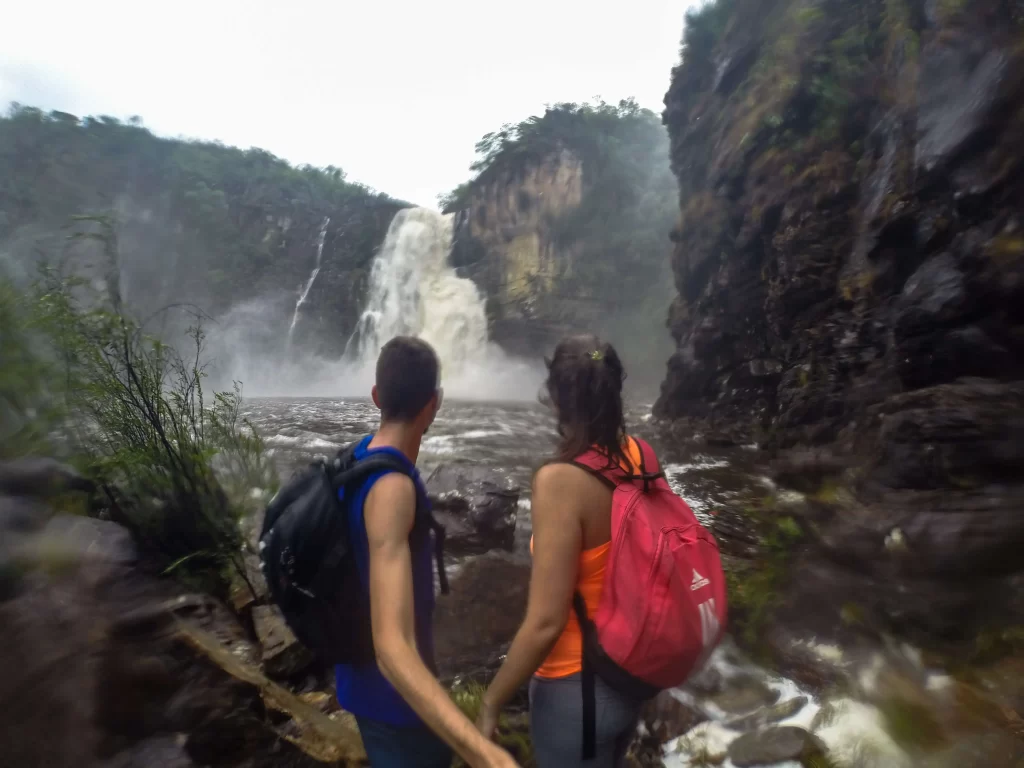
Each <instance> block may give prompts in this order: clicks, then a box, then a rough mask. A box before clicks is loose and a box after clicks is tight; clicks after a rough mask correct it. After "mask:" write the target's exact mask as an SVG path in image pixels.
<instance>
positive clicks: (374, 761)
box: [356, 717, 452, 768]
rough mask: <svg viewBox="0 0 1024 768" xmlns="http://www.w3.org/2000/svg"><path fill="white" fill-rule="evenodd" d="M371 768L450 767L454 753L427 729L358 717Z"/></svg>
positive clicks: (357, 720)
mask: <svg viewBox="0 0 1024 768" xmlns="http://www.w3.org/2000/svg"><path fill="white" fill-rule="evenodd" d="M356 723H357V724H358V725H359V735H360V736H362V738H363V746H364V747H366V756H367V757H368V758H370V766H371V768H449V767H450V766H451V764H452V751H451V749H450V748H449V747H448V745H447V744H445V743H444V742H443V741H441V739H439V738H438V737H437V736H436V735H435V734H434V732H433V731H431V730H430V729H429V728H426V727H424V726H415V725H414V726H397V725H387V724H386V723H381V722H378V721H377V720H367V719H366V718H365V717H357V718H356Z"/></svg>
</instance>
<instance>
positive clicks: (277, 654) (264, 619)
mask: <svg viewBox="0 0 1024 768" xmlns="http://www.w3.org/2000/svg"><path fill="white" fill-rule="evenodd" d="M252 622H253V626H254V627H255V629H256V637H257V639H258V640H259V641H260V646H262V648H263V671H264V672H265V673H266V675H267V677H271V678H276V679H279V680H280V679H285V678H289V677H292V676H294V675H297V674H299V673H300V672H302V671H304V670H305V669H306V668H308V667H309V665H310V664H312V663H313V654H312V653H310V651H309V650H308V649H307V648H306V647H305V646H304V645H302V643H300V642H299V640H298V638H296V637H295V635H294V634H292V631H291V630H290V629H289V628H288V625H287V624H286V623H285V620H284V617H283V616H281V614H280V613H279V612H278V610H277V609H276V608H274V607H273V606H269V605H263V606H258V607H256V608H254V609H253V612H252Z"/></svg>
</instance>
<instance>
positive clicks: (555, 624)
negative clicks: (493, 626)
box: [478, 464, 583, 736]
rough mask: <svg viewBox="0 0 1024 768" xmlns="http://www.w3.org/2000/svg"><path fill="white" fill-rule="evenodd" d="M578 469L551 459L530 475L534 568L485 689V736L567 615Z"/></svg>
mask: <svg viewBox="0 0 1024 768" xmlns="http://www.w3.org/2000/svg"><path fill="white" fill-rule="evenodd" d="M578 472H579V470H578V469H576V468H574V467H572V466H569V465H567V464H549V465H548V466H546V467H542V468H541V469H540V471H538V472H537V475H536V477H535V478H534V481H533V503H532V509H531V516H532V518H533V571H532V575H531V577H530V596H529V600H528V602H527V606H526V618H525V619H524V620H523V624H522V626H520V627H519V631H518V632H517V633H516V637H515V639H514V640H513V641H512V646H511V647H510V648H509V651H508V656H507V658H506V659H505V663H504V664H502V666H501V669H500V670H498V674H497V675H496V676H495V678H494V681H493V682H492V683H491V685H490V687H489V688H488V689H487V693H486V694H484V699H483V707H482V711H481V717H480V722H479V723H478V724H479V725H480V726H481V730H485V734H484V735H485V736H490V735H491V734H490V732H489V731H493V728H494V723H495V722H496V721H497V716H498V713H499V712H500V711H501V709H502V707H504V706H505V704H507V703H508V701H509V700H510V699H511V698H512V697H513V696H514V695H515V693H516V691H517V690H519V688H520V686H522V685H523V683H525V682H526V681H527V680H529V678H530V676H531V675H533V673H534V672H536V671H537V668H538V667H540V665H541V664H542V663H543V661H544V659H545V658H546V657H547V655H548V654H549V653H550V652H551V649H552V647H554V645H555V642H556V641H557V640H558V637H559V635H561V634H562V630H563V629H565V623H566V621H568V618H569V611H570V610H571V608H572V596H573V592H574V590H575V589H576V579H577V575H578V570H579V559H580V552H582V550H583V529H582V526H581V518H580V510H579V508H578V507H579V494H578V493H577V492H576V490H577V489H578V483H577V482H576V480H577V477H576V473H578ZM485 721H486V722H485Z"/></svg>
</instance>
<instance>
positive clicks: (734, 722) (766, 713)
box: [722, 696, 807, 731]
mask: <svg viewBox="0 0 1024 768" xmlns="http://www.w3.org/2000/svg"><path fill="white" fill-rule="evenodd" d="M806 706H807V697H806V696H796V697H794V698H792V699H788V700H786V701H782V702H779V703H778V704H775V705H774V706H771V707H762V708H761V709H759V710H757V711H756V712H753V713H751V714H749V715H743V716H742V717H733V718H730V719H729V720H726V721H725V722H724V723H722V725H724V726H725V727H726V728H729V729H731V730H734V731H753V730H756V729H758V728H763V727H765V726H766V725H770V724H772V723H778V722H780V721H782V720H785V719H787V718H790V717H792V716H793V715H795V714H796V713H797V712H799V711H800V710H801V709H803V708H804V707H806Z"/></svg>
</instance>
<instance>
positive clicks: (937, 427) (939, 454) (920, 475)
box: [873, 379, 1024, 490]
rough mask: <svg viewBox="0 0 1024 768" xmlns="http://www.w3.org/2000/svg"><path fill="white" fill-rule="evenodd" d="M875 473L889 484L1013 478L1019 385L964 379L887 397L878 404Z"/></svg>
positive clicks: (1020, 424) (1021, 431)
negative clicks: (877, 458) (878, 455)
mask: <svg viewBox="0 0 1024 768" xmlns="http://www.w3.org/2000/svg"><path fill="white" fill-rule="evenodd" d="M877 413H878V415H879V417H880V422H881V428H880V431H879V435H878V439H879V442H880V443H881V446H880V447H881V455H880V457H879V461H878V464H877V466H876V469H875V472H874V474H873V476H874V478H875V479H876V480H878V481H879V482H881V483H883V484H884V485H886V486H888V487H890V488H913V489H920V490H925V489H929V488H940V487H953V488H960V489H963V488H965V485H966V487H967V488H970V487H978V486H980V485H984V484H986V483H988V482H1013V481H1014V480H1015V479H1018V478H1019V469H1020V466H1021V464H1020V462H1021V456H1022V455H1024V454H1022V453H1021V451H1022V448H1024V384H1020V383H1002V382H993V381H991V380H987V379H963V380H961V381H958V382H954V383H951V384H942V385H938V386H935V387H929V388H926V389H920V390H915V391H912V392H907V393H904V394H901V395H897V396H893V397H891V398H889V399H888V400H887V401H886V403H885V405H884V406H882V407H881V408H879V409H878V411H877Z"/></svg>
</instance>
